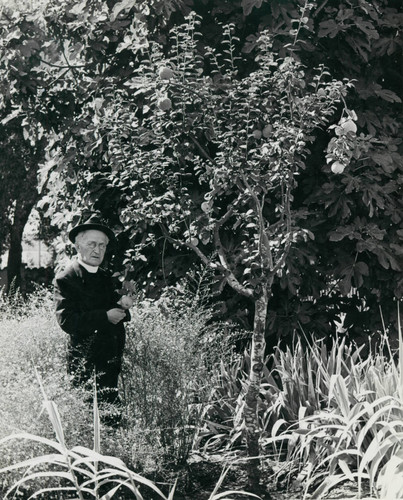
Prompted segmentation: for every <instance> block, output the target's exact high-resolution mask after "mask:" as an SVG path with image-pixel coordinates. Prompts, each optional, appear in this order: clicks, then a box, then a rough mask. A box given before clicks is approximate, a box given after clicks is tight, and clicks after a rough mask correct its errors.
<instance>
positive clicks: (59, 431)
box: [34, 366, 66, 449]
mask: <svg viewBox="0 0 403 500" xmlns="http://www.w3.org/2000/svg"><path fill="white" fill-rule="evenodd" d="M34 371H35V376H36V379H37V380H38V383H39V387H40V389H41V392H42V396H43V402H44V406H45V408H46V410H47V412H48V415H49V419H50V421H51V424H52V427H53V430H54V431H55V434H56V439H57V440H58V441H59V443H60V444H61V445H62V446H63V448H64V449H66V442H65V439H64V432H63V426H62V421H61V418H60V415H59V411H58V409H57V406H56V405H55V403H54V402H53V401H50V400H49V399H48V396H47V394H46V392H45V388H44V387H43V384H42V379H41V377H40V375H39V372H38V370H37V368H36V366H34Z"/></svg>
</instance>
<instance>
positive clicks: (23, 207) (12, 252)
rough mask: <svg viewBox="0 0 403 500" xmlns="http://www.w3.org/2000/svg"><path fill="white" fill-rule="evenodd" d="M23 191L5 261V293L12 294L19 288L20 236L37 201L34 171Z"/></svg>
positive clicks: (17, 201) (16, 209) (18, 202)
mask: <svg viewBox="0 0 403 500" xmlns="http://www.w3.org/2000/svg"><path fill="white" fill-rule="evenodd" d="M24 182H25V186H24V187H25V189H24V190H22V192H21V194H20V196H19V198H17V200H16V207H15V212H14V220H13V224H12V226H11V229H10V246H9V250H8V260H7V287H6V292H7V293H13V292H15V291H16V290H18V289H19V288H20V287H21V284H22V283H21V264H22V235H23V233H24V229H25V226H26V224H27V221H28V218H29V215H30V213H31V211H32V209H33V207H34V206H35V205H36V203H37V201H38V197H39V195H38V191H37V189H36V170H34V169H32V171H31V172H30V175H28V176H27V179H24Z"/></svg>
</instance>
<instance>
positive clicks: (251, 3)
mask: <svg viewBox="0 0 403 500" xmlns="http://www.w3.org/2000/svg"><path fill="white" fill-rule="evenodd" d="M262 1H263V0H242V9H243V13H244V15H245V16H249V14H250V13H251V12H252V10H253V8H254V7H256V8H257V9H259V8H260V7H261V6H262Z"/></svg>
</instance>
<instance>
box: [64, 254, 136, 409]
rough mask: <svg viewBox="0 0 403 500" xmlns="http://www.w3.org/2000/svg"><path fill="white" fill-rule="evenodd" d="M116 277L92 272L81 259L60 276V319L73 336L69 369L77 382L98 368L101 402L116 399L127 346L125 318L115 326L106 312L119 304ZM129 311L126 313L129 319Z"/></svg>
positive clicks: (88, 376)
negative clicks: (114, 278) (114, 282)
mask: <svg viewBox="0 0 403 500" xmlns="http://www.w3.org/2000/svg"><path fill="white" fill-rule="evenodd" d="M118 300H119V295H118V294H116V292H114V288H113V284H112V279H111V278H110V276H109V275H108V274H106V273H105V272H104V271H103V270H101V269H99V268H98V271H97V272H96V273H90V272H89V271H87V270H86V269H85V268H84V267H83V266H81V265H80V264H79V263H78V262H77V261H72V263H71V264H70V265H69V266H68V267H67V269H65V270H64V271H62V272H61V273H59V274H58V275H57V276H56V279H55V301H56V318H57V321H58V323H59V325H60V326H61V328H62V329H63V330H64V331H65V332H66V333H68V334H69V336H70V346H69V359H68V366H69V371H70V373H71V374H72V375H73V383H74V384H75V385H84V384H85V382H87V381H91V380H92V377H93V373H94V370H95V372H96V375H97V387H98V389H99V390H100V391H99V393H98V394H99V398H100V399H101V401H107V402H112V403H113V402H115V400H116V398H117V385H118V376H119V373H120V369H121V364H122V354H123V348H124V345H125V329H124V325H123V321H120V322H119V323H118V324H116V325H114V324H112V323H110V322H109V321H108V317H107V314H106V312H107V311H108V310H109V309H112V308H114V307H119V306H118V305H117V301H118ZM129 317H130V316H129V313H128V312H127V313H126V319H125V320H124V321H127V320H128V319H129Z"/></svg>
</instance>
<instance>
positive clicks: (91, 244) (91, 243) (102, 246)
mask: <svg viewBox="0 0 403 500" xmlns="http://www.w3.org/2000/svg"><path fill="white" fill-rule="evenodd" d="M86 246H87V247H88V248H91V250H94V249H95V248H96V247H97V246H98V248H99V249H100V250H102V251H105V250H106V246H107V243H96V242H95V241H89V242H88V243H86Z"/></svg>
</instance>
